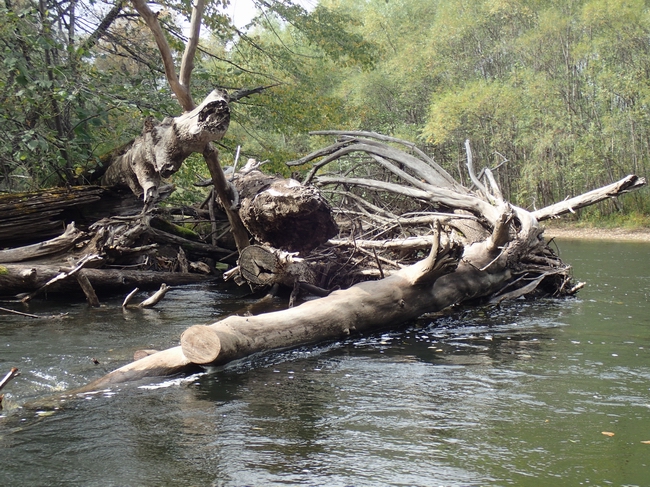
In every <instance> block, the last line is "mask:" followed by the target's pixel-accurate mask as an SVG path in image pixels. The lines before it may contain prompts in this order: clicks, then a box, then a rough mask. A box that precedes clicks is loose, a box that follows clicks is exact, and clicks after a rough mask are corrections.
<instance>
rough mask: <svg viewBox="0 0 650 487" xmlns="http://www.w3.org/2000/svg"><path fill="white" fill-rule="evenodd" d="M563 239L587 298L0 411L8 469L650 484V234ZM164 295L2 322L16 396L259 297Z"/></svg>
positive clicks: (453, 318) (138, 475) (80, 476)
mask: <svg viewBox="0 0 650 487" xmlns="http://www.w3.org/2000/svg"><path fill="white" fill-rule="evenodd" d="M562 249H563V251H564V252H565V253H566V254H567V255H564V258H565V259H566V260H567V262H571V263H573V265H574V266H575V269H576V274H577V275H578V277H579V278H580V279H582V280H587V281H588V283H589V284H588V286H587V287H586V288H585V289H584V290H583V291H582V292H581V293H580V296H579V298H578V299H570V300H566V301H554V300H545V301H535V302H527V301H517V302H514V303H507V304H504V305H503V306H501V307H496V308H480V309H468V310H457V311H455V312H454V313H453V314H452V315H450V316H446V317H443V318H438V319H435V320H431V321H427V320H422V321H420V322H418V323H417V324H413V325H411V326H409V327H407V328H405V329H403V330H401V331H389V332H384V333H377V334H374V335H369V336H365V337H355V338H350V339H348V340H345V341H341V342H334V343H329V344H325V345H321V346H318V347H309V348H302V349H298V350H291V351H285V352H281V353H271V354H261V355H257V356H255V357H252V358H250V359H247V360H242V361H240V362H238V363H235V364H232V365H229V366H226V367H223V368H220V369H218V370H215V371H211V372H210V373H202V374H197V375H194V376H190V377H185V378H175V379H170V380H164V381H158V382H154V383H138V384H135V385H128V386H123V387H122V388H121V389H120V390H117V391H112V392H107V393H101V394H98V395H94V396H88V397H87V398H84V399H83V400H80V401H78V402H77V403H74V405H73V406H72V407H71V408H70V409H66V410H63V411H58V412H56V413H55V414H52V415H49V414H50V413H49V412H42V413H39V412H34V411H31V412H22V413H20V412H15V413H10V414H9V415H7V416H6V417H4V418H2V417H0V481H2V482H3V483H4V484H6V485H15V486H22V485H25V486H26V485H84V486H93V485H102V486H104V485H152V486H153V485H179V484H180V485H197V486H198V485H214V486H244V485H296V484H299V485H327V486H339V485H340V486H344V485H355V486H365V485H367V486H379V485H418V486H428V485H431V486H433V485H445V486H479V485H495V486H500V485H518V486H538V485H546V484H551V483H552V484H553V485H580V484H585V485H586V484H591V485H605V484H609V483H611V484H614V485H647V478H650V472H649V467H648V460H647V458H648V454H649V453H650V445H646V444H645V443H642V442H643V441H646V440H650V424H649V423H648V421H647V417H648V414H649V413H650V411H649V409H650V392H649V387H650V386H649V384H650V366H649V365H648V364H649V363H650V362H649V361H648V358H649V357H648V350H649V349H650V314H649V313H648V307H649V306H648V299H649V298H648V296H649V294H650V277H649V276H650V268H649V266H650V264H648V262H650V259H648V256H649V254H650V246H625V245H623V246H607V245H605V246H603V244H602V243H601V244H595V243H592V244H584V243H579V244H567V245H563V246H562ZM169 297H170V298H171V299H169V300H165V301H163V302H162V303H161V306H160V308H159V309H158V308H156V309H155V310H152V311H153V313H150V314H138V313H133V314H132V313H131V312H129V313H128V314H126V315H124V314H122V313H121V312H116V311H115V310H116V309H119V303H117V302H116V303H107V308H106V309H105V310H101V309H100V310H88V309H87V308H85V307H84V306H82V305H68V306H66V307H67V308H68V310H69V311H70V318H68V319H66V320H61V321H59V322H55V321H52V322H47V323H45V324H43V323H38V324H37V323H35V322H26V321H24V320H23V321H20V320H19V321H12V322H10V323H9V324H6V323H3V326H2V327H0V337H2V338H1V339H2V340H6V346H4V347H3V350H2V353H1V354H0V366H2V367H3V368H7V367H9V366H11V365H15V364H19V365H22V367H21V370H22V372H23V375H22V376H21V377H20V378H17V379H16V380H15V382H12V385H11V390H10V395H12V397H11V398H10V399H11V400H12V401H14V402H15V403H20V401H22V400H24V399H25V398H29V397H34V396H38V395H45V394H47V393H49V392H51V391H52V390H56V388H57V387H63V388H68V387H74V386H76V385H79V384H80V383H85V382H86V381H88V380H91V379H93V378H94V377H95V375H96V374H100V373H101V372H103V371H99V370H97V367H99V366H95V365H93V364H92V363H90V362H89V361H88V359H89V357H96V358H98V359H99V361H100V362H101V366H102V367H103V366H105V367H107V368H109V369H112V368H114V366H117V365H120V364H121V363H123V362H124V361H126V360H128V359H129V357H130V355H131V354H132V353H133V351H134V350H135V349H137V348H160V347H166V346H169V345H170V344H176V343H177V341H178V336H179V335H180V332H181V331H182V330H183V329H185V328H186V327H187V326H190V325H193V324H196V323H208V322H210V321H214V320H215V319H217V318H218V317H219V316H223V315H224V314H227V313H229V312H232V310H229V309H227V307H228V306H232V307H233V308H236V307H240V306H241V305H242V304H247V303H246V299H244V300H243V301H242V300H239V302H236V303H235V304H233V302H234V301H236V300H233V299H232V296H231V295H230V294H228V293H227V292H223V291H222V290H219V289H210V288H201V287H197V288H194V289H193V290H183V292H178V293H174V292H172V293H171V294H170V296H169ZM48 309H49V308H48ZM53 309H56V310H58V308H56V307H54V308H53ZM48 312H50V313H51V312H52V309H49V311H48ZM57 312H58V311H57ZM3 318H4V317H3ZM12 320H13V318H12ZM89 338H90V340H91V341H92V342H91V343H89ZM0 346H2V342H0ZM5 349H6V351H7V353H5ZM25 364H26V365H25ZM603 432H606V433H608V435H604V434H603ZM609 433H613V436H611V435H609ZM17 459H19V461H16V460H17Z"/></svg>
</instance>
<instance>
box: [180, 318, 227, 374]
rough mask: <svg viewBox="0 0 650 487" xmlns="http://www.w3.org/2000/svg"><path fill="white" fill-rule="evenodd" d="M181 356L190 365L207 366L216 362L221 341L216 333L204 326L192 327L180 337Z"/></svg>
mask: <svg viewBox="0 0 650 487" xmlns="http://www.w3.org/2000/svg"><path fill="white" fill-rule="evenodd" d="M181 349H182V350H183V355H185V357H187V359H188V360H190V361H191V362H192V363H195V364H199V365H207V364H211V363H213V362H214V361H215V360H217V357H218V356H219V352H220V351H221V340H219V336H218V335H217V332H216V331H215V330H214V329H212V328H210V327H209V326H206V325H194V326H191V327H190V328H188V329H187V330H185V331H184V332H183V334H182V335H181Z"/></svg>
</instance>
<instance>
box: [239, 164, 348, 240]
mask: <svg viewBox="0 0 650 487" xmlns="http://www.w3.org/2000/svg"><path fill="white" fill-rule="evenodd" d="M233 184H234V185H235V187H236V188H237V191H238V193H239V197H240V210H239V214H240V216H241V219H242V222H243V223H244V225H245V226H246V228H247V229H248V231H249V232H250V233H251V235H253V236H254V237H255V239H256V240H257V241H258V242H260V243H264V244H267V245H270V246H271V247H275V248H278V249H282V250H287V251H290V252H309V251H310V250H312V249H314V248H316V247H318V246H319V245H321V244H323V243H325V242H327V240H328V239H330V238H331V237H333V236H335V235H336V234H337V233H338V226H337V225H336V222H335V221H334V218H333V216H332V208H331V206H330V204H329V203H328V202H327V200H326V199H325V198H324V197H323V196H322V195H321V193H320V192H319V191H318V190H317V189H316V188H315V187H313V186H304V185H302V184H300V183H299V182H298V181H296V180H295V179H284V178H279V177H274V176H269V175H266V174H263V173H262V172H260V171H257V170H254V171H250V172H247V173H245V174H239V173H238V174H236V175H235V178H234V180H233Z"/></svg>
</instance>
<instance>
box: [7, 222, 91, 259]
mask: <svg viewBox="0 0 650 487" xmlns="http://www.w3.org/2000/svg"><path fill="white" fill-rule="evenodd" d="M84 235H85V234H84V232H82V231H81V230H78V229H77V228H76V227H75V225H74V222H72V223H70V224H69V225H68V226H67V227H66V229H65V232H63V233H62V234H61V235H59V236H58V237H55V238H53V239H51V240H46V241H45V242H41V243H37V244H33V245H27V246H24V247H17V248H13V249H6V250H0V263H6V262H21V261H24V260H31V259H36V258H38V257H44V256H46V255H53V254H58V253H62V252H66V251H67V250H69V249H71V248H72V246H73V245H74V244H75V243H76V242H77V241H78V240H79V239H81V238H83V237H84Z"/></svg>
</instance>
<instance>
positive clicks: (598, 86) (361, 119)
mask: <svg viewBox="0 0 650 487" xmlns="http://www.w3.org/2000/svg"><path fill="white" fill-rule="evenodd" d="M3 1H4V6H0V39H1V40H0V46H1V47H0V49H2V58H1V60H2V65H3V69H2V70H0V88H1V89H0V130H2V133H3V134H5V136H4V137H3V138H2V140H0V190H8V189H9V190H15V189H21V188H26V187H30V186H31V187H34V186H42V185H57V184H64V183H74V182H78V181H81V180H83V179H84V178H86V179H87V178H89V177H91V176H90V174H91V172H92V171H101V170H102V168H101V165H100V163H99V156H100V155H101V154H103V153H104V152H106V151H108V150H109V149H111V148H113V147H116V146H118V145H120V144H121V143H123V142H126V141H127V140H129V139H130V138H132V137H133V136H134V135H136V134H137V133H138V132H139V131H140V128H141V126H142V118H143V117H144V116H147V115H155V116H156V117H158V118H162V116H163V115H171V114H173V115H177V114H178V105H177V103H176V101H175V100H173V99H172V97H171V92H170V90H169V88H168V87H167V85H166V81H165V77H164V73H163V71H162V67H161V65H160V61H159V55H158V53H157V52H156V49H155V44H154V43H153V41H152V39H151V38H150V35H149V32H148V31H147V30H146V29H143V28H142V24H141V20H140V18H139V17H138V16H137V15H134V11H133V10H132V8H131V7H130V2H127V1H126V0H106V3H99V2H85V1H83V0H68V1H64V2H53V1H52V0H3ZM255 4H256V6H257V7H258V8H259V10H258V14H259V15H258V17H256V19H255V20H254V21H253V25H252V26H250V28H249V29H247V30H245V31H240V30H239V29H237V28H236V27H235V26H233V25H232V24H231V23H230V21H229V19H227V18H226V17H225V16H224V15H223V8H222V7H223V2H221V1H215V2H210V3H209V4H208V8H207V10H206V14H205V16H204V19H205V20H204V24H205V26H206V27H207V29H204V31H203V32H207V33H209V34H206V35H204V37H203V38H202V40H201V45H200V49H199V52H198V53H197V57H196V68H195V69H194V75H193V86H194V90H195V91H196V92H197V96H203V95H204V94H207V93H208V92H209V91H211V90H212V89H213V88H215V87H223V88H228V89H229V90H230V91H237V90H239V89H247V88H256V87H261V86H265V87H267V89H266V90H264V91H261V92H260V93H258V94H255V95H253V96H251V97H248V98H245V99H242V100H239V103H235V104H233V106H232V107H231V108H232V123H231V127H230V130H229V133H228V134H227V136H226V138H225V139H224V140H223V141H222V147H223V148H225V151H222V154H224V153H225V154H224V156H223V157H222V159H224V160H226V161H227V160H228V158H229V157H230V158H232V157H233V156H228V151H231V152H232V153H234V150H235V148H236V147H237V146H238V145H241V146H242V148H243V151H244V153H245V154H246V155H251V156H255V157H257V158H259V159H270V160H271V161H272V162H273V164H272V166H271V167H272V168H273V169H274V170H278V171H279V170H285V171H286V169H284V166H283V162H284V161H286V160H289V159H295V158H296V157H297V156H299V155H303V154H304V153H305V152H307V151H309V150H310V149H311V148H312V147H314V145H316V144H317V145H319V146H320V145H321V143H320V142H317V141H312V140H310V139H309V138H308V137H306V135H305V134H306V133H307V132H308V131H310V130H319V129H331V128H338V129H349V130H372V131H377V132H383V133H386V134H388V135H394V136H398V137H401V138H406V139H409V140H413V141H416V142H418V143H420V144H421V145H422V146H424V147H425V148H426V150H427V151H428V152H430V153H431V154H432V155H434V156H435V158H436V159H437V160H438V162H439V163H440V164H442V165H443V166H444V167H445V168H446V169H447V170H449V171H450V172H452V173H453V174H454V175H455V176H456V177H461V174H460V172H459V170H458V168H459V167H460V166H461V165H462V164H463V163H464V159H465V146H464V143H465V140H466V139H469V140H470V141H471V146H472V150H473V153H474V160H475V163H476V164H477V165H478V166H479V167H478V169H479V170H480V168H481V167H482V166H489V167H496V166H499V169H498V170H497V171H496V172H495V175H496V177H497V178H498V180H499V183H500V184H501V187H502V189H503V190H504V191H505V192H506V195H505V196H506V199H509V200H511V201H513V202H516V203H518V204H520V205H522V206H524V207H529V208H533V207H541V206H544V205H546V204H549V203H550V202H551V201H555V200H557V199H558V198H563V197H564V196H566V194H567V193H569V194H579V193H581V192H583V191H585V190H587V189H590V188H593V187H598V186H602V185H604V184H607V183H610V182H612V181H615V180H618V179H619V178H620V177H622V176H623V175H625V174H627V173H636V174H638V175H640V176H644V177H648V165H649V157H650V119H649V117H650V115H649V114H648V113H649V112H648V108H649V100H650V76H649V75H650V42H649V41H648V39H650V1H646V0H573V1H571V2H566V1H554V0H553V1H545V2H543V1H539V0H444V1H443V0H391V1H390V2H386V1H385V0H367V1H364V2H358V1H355V0H321V1H320V2H319V3H318V5H317V6H316V7H315V8H314V9H313V10H311V11H307V10H305V9H304V8H303V7H301V6H300V5H298V4H294V3H292V2H289V1H276V0H256V1H255ZM160 6H161V7H160V8H158V9H157V11H160V20H161V23H162V25H163V27H164V29H165V35H166V36H167V39H168V42H169V44H170V46H171V47H172V49H173V50H174V55H175V56H180V54H181V52H182V46H183V45H184V41H185V39H184V35H183V29H182V28H181V27H180V25H181V24H182V22H183V21H184V19H186V18H187V15H188V11H186V8H185V6H184V4H183V3H182V2H180V3H179V2H175V1H167V0H165V1H164V2H162V3H161V4H160ZM190 167H192V170H191V171H190V173H191V174H187V173H183V172H181V176H182V177H184V178H191V177H192V174H193V172H194V171H195V170H197V169H196V165H195V164H193V163H192V162H191V161H190ZM267 167H268V166H267ZM613 204H614V203H610V205H613ZM616 204H618V205H625V207H619V209H620V208H623V209H625V210H628V211H634V210H636V211H642V212H646V213H648V212H650V205H649V204H648V198H647V197H644V196H643V194H642V193H638V194H635V195H634V196H631V197H629V198H627V199H625V200H623V201H620V202H618V203H616ZM614 209H617V208H616V207H614V206H607V205H606V204H602V205H601V206H600V211H605V212H608V211H612V210H614ZM592 211H593V210H592Z"/></svg>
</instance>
